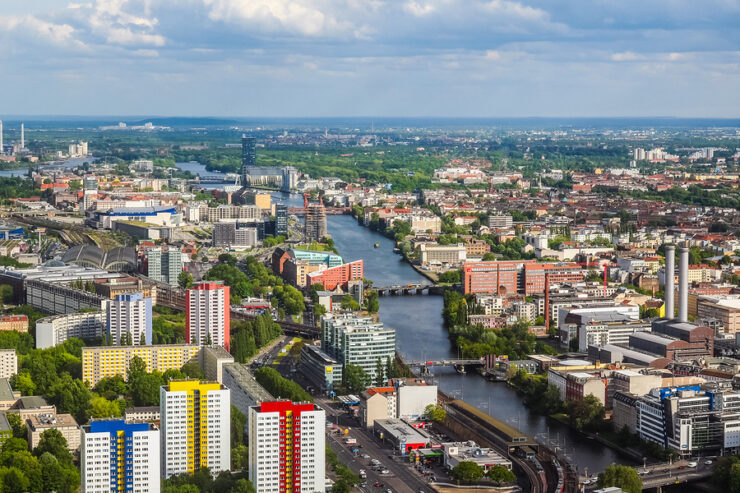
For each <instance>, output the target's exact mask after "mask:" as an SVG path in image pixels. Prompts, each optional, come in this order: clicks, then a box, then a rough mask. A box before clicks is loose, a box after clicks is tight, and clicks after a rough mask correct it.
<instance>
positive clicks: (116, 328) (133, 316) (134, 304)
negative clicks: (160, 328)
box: [103, 293, 152, 346]
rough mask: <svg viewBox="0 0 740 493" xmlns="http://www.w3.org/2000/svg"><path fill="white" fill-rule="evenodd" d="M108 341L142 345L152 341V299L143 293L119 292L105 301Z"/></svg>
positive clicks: (115, 343) (116, 344)
mask: <svg viewBox="0 0 740 493" xmlns="http://www.w3.org/2000/svg"><path fill="white" fill-rule="evenodd" d="M103 310H104V311H106V312H107V314H108V315H107V322H108V330H107V333H108V341H109V344H110V345H112V346H123V345H129V346H130V345H135V346H141V345H144V344H147V343H148V342H152V300H151V298H144V295H143V294H141V293H136V294H119V295H118V296H116V299H114V300H105V301H103Z"/></svg>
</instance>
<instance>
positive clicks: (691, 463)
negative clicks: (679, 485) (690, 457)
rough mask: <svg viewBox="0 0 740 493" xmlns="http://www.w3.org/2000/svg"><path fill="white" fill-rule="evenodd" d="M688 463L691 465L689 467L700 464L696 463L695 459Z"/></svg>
mask: <svg viewBox="0 0 740 493" xmlns="http://www.w3.org/2000/svg"><path fill="white" fill-rule="evenodd" d="M686 465H687V466H689V467H696V466H698V465H699V464H697V463H696V462H694V461H691V462H689V463H688V464H686Z"/></svg>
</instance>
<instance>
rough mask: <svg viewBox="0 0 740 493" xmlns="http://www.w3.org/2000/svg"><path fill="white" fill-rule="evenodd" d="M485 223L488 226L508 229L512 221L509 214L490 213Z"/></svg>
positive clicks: (512, 223)
mask: <svg viewBox="0 0 740 493" xmlns="http://www.w3.org/2000/svg"><path fill="white" fill-rule="evenodd" d="M486 224H487V225H488V227H489V228H496V229H510V228H511V227H512V226H513V225H514V221H513V219H512V217H511V215H510V214H501V215H490V216H488V221H487V223H486Z"/></svg>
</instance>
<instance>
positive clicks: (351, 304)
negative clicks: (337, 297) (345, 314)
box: [341, 294, 360, 310]
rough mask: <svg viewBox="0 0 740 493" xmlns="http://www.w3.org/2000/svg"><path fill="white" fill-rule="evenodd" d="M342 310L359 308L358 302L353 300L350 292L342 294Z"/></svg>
mask: <svg viewBox="0 0 740 493" xmlns="http://www.w3.org/2000/svg"><path fill="white" fill-rule="evenodd" d="M341 306H342V310H359V309H360V304H359V303H358V302H357V301H355V299H354V298H353V297H352V295H351V294H345V295H344V296H342V304H341Z"/></svg>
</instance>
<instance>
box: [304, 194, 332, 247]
mask: <svg viewBox="0 0 740 493" xmlns="http://www.w3.org/2000/svg"><path fill="white" fill-rule="evenodd" d="M304 233H305V235H306V241H321V239H322V238H324V237H326V236H327V228H326V207H324V204H323V203H319V204H308V206H307V207H306V222H305V228H304Z"/></svg>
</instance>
